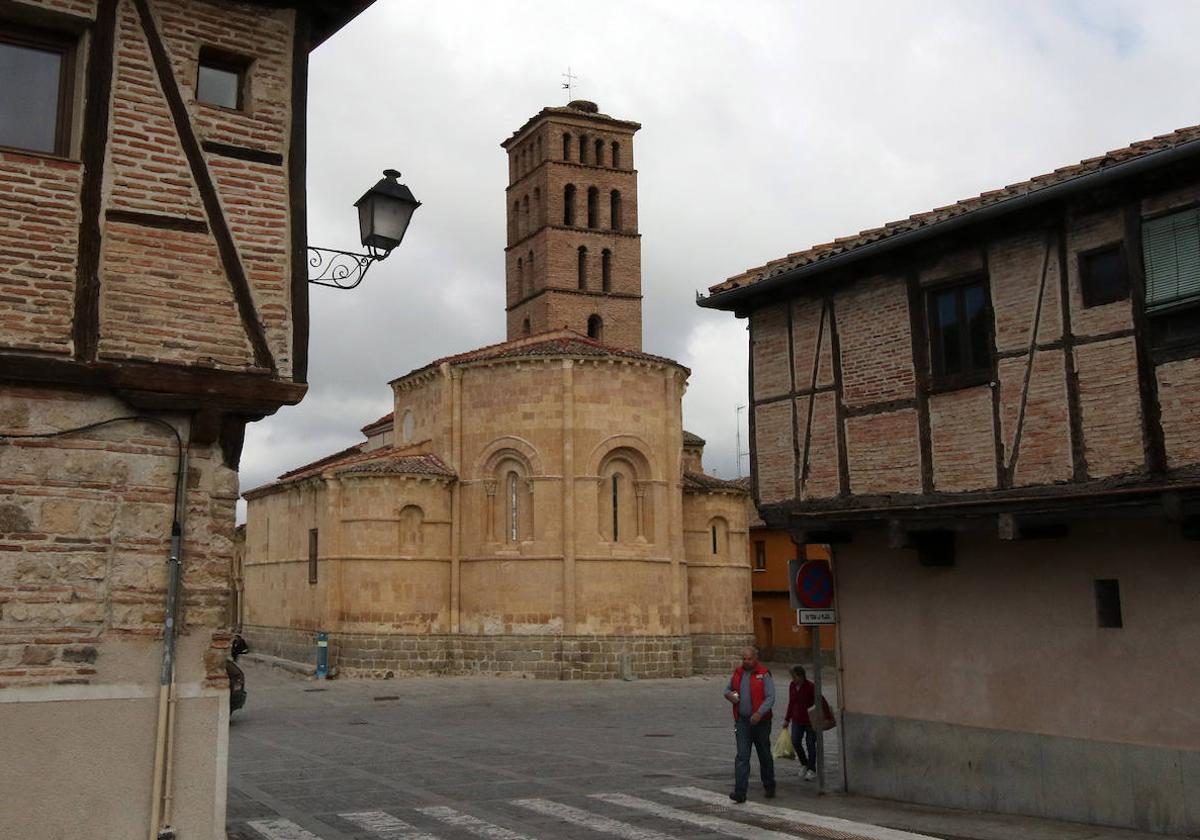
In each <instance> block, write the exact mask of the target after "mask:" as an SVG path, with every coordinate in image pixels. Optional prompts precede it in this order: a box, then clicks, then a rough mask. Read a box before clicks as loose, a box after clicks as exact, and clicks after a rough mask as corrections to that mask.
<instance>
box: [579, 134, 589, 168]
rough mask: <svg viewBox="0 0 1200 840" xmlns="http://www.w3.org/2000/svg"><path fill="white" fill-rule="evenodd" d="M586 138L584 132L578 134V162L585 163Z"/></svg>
mask: <svg viewBox="0 0 1200 840" xmlns="http://www.w3.org/2000/svg"><path fill="white" fill-rule="evenodd" d="M587 147H588V139H587V135H586V134H580V135H579V162H580V163H587Z"/></svg>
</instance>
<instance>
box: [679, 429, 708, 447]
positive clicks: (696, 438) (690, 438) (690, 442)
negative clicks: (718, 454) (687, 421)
mask: <svg viewBox="0 0 1200 840" xmlns="http://www.w3.org/2000/svg"><path fill="white" fill-rule="evenodd" d="M704 444H705V440H704V438H702V437H700V435H696V434H692V433H691V432H689V431H688V430H687V429H684V430H683V445H684V446H704Z"/></svg>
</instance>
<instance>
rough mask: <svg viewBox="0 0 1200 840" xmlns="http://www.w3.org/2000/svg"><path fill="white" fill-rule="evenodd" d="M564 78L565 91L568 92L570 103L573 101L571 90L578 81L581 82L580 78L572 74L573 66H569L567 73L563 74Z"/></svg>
mask: <svg viewBox="0 0 1200 840" xmlns="http://www.w3.org/2000/svg"><path fill="white" fill-rule="evenodd" d="M562 77H563V78H564V79H566V81H565V82H563V90H565V91H566V92H567V101H568V102H570V101H571V88H572V87H573V86H574V85H575V83H576V82H577V81H579V77H578V76H576V75H575V74H574V73H572V72H571V66H570V65H569V64H568V65H567V72H566V73H563V74H562Z"/></svg>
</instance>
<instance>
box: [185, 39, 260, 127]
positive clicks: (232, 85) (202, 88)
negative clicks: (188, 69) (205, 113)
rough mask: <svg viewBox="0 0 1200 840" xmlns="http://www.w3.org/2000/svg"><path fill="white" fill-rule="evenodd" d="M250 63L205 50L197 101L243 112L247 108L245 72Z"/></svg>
mask: <svg viewBox="0 0 1200 840" xmlns="http://www.w3.org/2000/svg"><path fill="white" fill-rule="evenodd" d="M249 66H250V62H249V61H247V60H246V59H244V58H241V57H239V56H235V55H231V54H229V53H223V52H220V51H218V50H213V49H209V48H208V47H204V48H202V49H201V50H200V65H199V67H198V68H197V70H196V101H198V102H205V103H207V104H209V105H217V106H219V107H221V108H231V109H233V110H235V111H241V110H243V109H244V108H245V105H246V102H245V100H246V95H245V90H246V70H247V69H248V68H249Z"/></svg>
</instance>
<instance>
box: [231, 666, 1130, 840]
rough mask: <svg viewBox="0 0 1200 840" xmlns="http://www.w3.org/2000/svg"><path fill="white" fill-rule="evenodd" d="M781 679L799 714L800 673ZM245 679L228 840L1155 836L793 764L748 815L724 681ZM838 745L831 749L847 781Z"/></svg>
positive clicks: (1052, 839)
mask: <svg viewBox="0 0 1200 840" xmlns="http://www.w3.org/2000/svg"><path fill="white" fill-rule="evenodd" d="M732 665H733V663H731V668H732ZM772 670H773V671H774V673H775V674H776V677H777V679H779V680H780V684H779V686H778V688H779V692H778V693H779V695H780V698H781V700H782V702H783V703H784V705H786V680H785V679H784V678H783V675H784V674H786V667H785V666H774V665H773V666H772ZM246 672H247V683H248V687H249V691H250V697H249V700H248V702H247V704H246V708H245V709H243V710H242V711H239V712H236V713H234V715H233V719H232V722H231V726H230V739H229V741H230V761H229V810H228V814H229V816H228V828H229V837H230V838H231V840H264V838H265V840H435V839H436V838H440V839H441V840H459V838H469V837H483V838H490V840H547V838H580V839H581V840H591V838H596V839H597V840H599V839H600V838H605V837H609V838H612V837H617V838H623V839H624V840H692V839H693V838H694V839H695V840H699V839H700V838H705V840H716V838H728V837H739V838H752V839H754V840H759V839H761V840H783V838H797V837H798V838H813V840H816V838H822V840H824V839H825V838H835V839H838V840H858V838H870V840H918V838H919V837H935V838H942V840H968V839H969V840H1001V838H1004V840H1009V839H1010V838H1017V837H1020V838H1023V840H1025V839H1027V840H1100V838H1103V839H1104V840H1135V838H1147V837H1149V836H1150V835H1143V834H1139V833H1136V832H1127V831H1118V830H1106V829H1097V828H1094V827H1088V826H1078V825H1074V824H1069V823H1055V822H1051V821H1044V820H1026V819H1022V818H1015V817H998V816H989V815H971V814H965V813H963V812H952V811H944V810H940V809H925V808H919V807H915V806H905V805H900V804H897V803H887V802H880V801H877V800H866V799H861V798H858V797H848V796H840V795H826V796H818V795H817V793H816V791H815V784H814V783H812V782H804V781H801V780H800V778H799V773H798V765H797V764H796V763H795V762H790V761H788V762H777V769H778V779H779V790H778V793H779V795H778V797H777V798H776V799H773V800H765V799H764V798H763V791H762V786H761V785H760V784H759V783H758V775H757V772H758V771H757V763H756V762H752V764H753V767H754V769H753V773H752V777H751V787H750V800H749V802H748V803H746V804H745V805H735V804H733V803H731V802H730V801H729V800H728V798H727V794H728V793H729V791H730V789H731V788H732V776H733V773H732V764H733V749H734V745H733V726H732V721H731V719H730V716H729V710H728V705H727V704H726V703H725V701H724V700H723V699H722V698H721V691H722V686H723V682H724V681H723V680H722V679H720V678H717V677H693V678H689V679H682V680H639V681H633V682H620V681H601V682H549V681H540V680H522V679H497V678H471V677H458V678H420V679H396V680H382V681H365V680H331V681H325V682H318V681H313V680H308V679H305V678H302V677H297V676H294V675H291V674H288V673H286V672H283V671H280V670H279V669H275V668H271V667H269V666H266V665H262V664H256V663H248V664H247V665H246ZM830 676H832V672H830ZM826 696H827V697H828V698H829V699H830V702H831V703H833V702H834V699H835V698H834V695H833V692H832V691H828V690H827V691H826ZM781 710H782V709H781ZM835 732H836V730H835ZM837 740H838V739H837V738H836V737H835V736H834V733H831V734H830V736H829V737H827V738H826V744H827V747H828V753H829V763H828V766H829V776H830V778H831V779H833V780H838V779H840V773H841V770H840V765H839V761H838V753H837Z"/></svg>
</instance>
